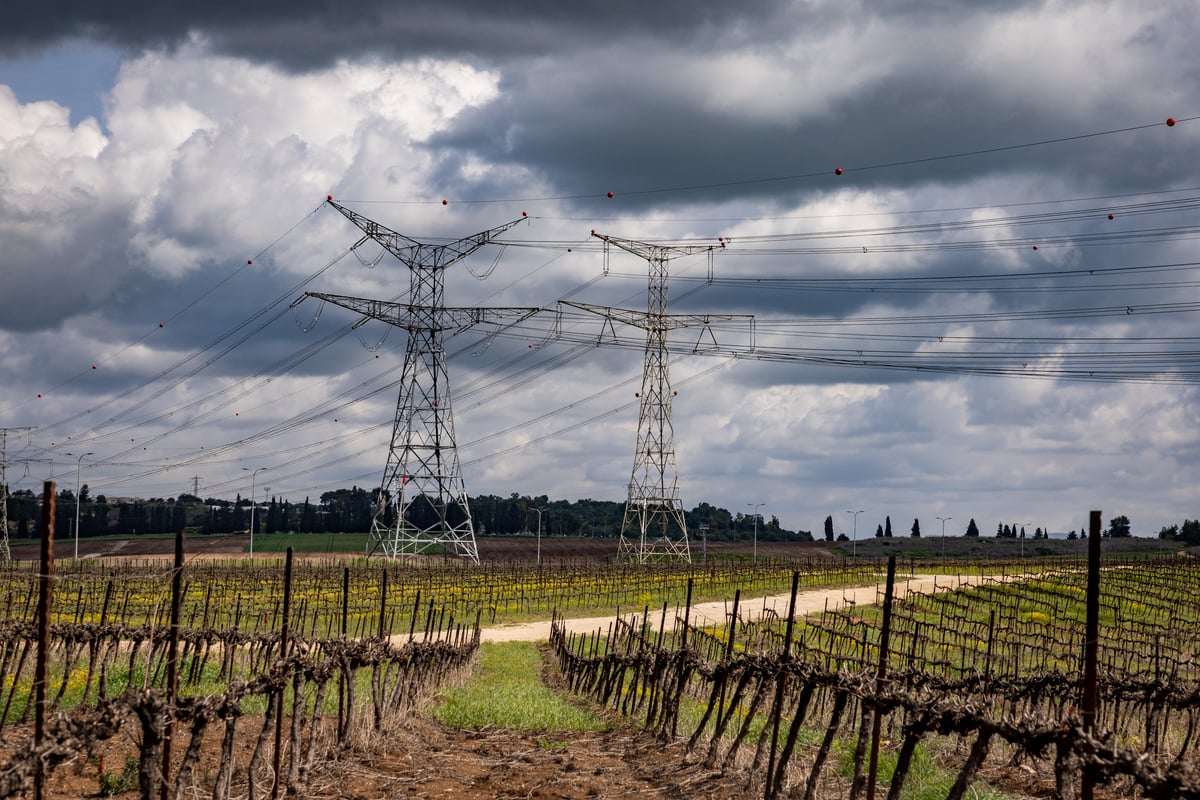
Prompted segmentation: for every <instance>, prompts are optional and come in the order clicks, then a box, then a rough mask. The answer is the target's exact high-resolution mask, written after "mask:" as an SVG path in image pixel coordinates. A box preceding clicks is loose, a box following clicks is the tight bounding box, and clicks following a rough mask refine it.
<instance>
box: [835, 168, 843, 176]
mask: <svg viewBox="0 0 1200 800" xmlns="http://www.w3.org/2000/svg"><path fill="white" fill-rule="evenodd" d="M833 174H834V175H841V174H842V168H841V167H838V168H837V169H835V170H834V171H833Z"/></svg>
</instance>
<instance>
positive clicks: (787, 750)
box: [0, 536, 1200, 800]
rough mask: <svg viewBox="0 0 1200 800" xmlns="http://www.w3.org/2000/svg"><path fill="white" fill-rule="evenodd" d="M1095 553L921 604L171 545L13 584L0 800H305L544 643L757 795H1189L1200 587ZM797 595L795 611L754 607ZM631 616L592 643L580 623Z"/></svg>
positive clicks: (1000, 567) (1001, 572)
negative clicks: (415, 720)
mask: <svg viewBox="0 0 1200 800" xmlns="http://www.w3.org/2000/svg"><path fill="white" fill-rule="evenodd" d="M1096 541H1097V548H1096V554H1097V558H1096V559H1095V560H1094V561H1093V562H1091V563H1085V562H1080V561H1071V560H1061V559H1060V560H1040V561H1026V562H1022V563H1021V564H1019V565H1017V564H1013V563H1006V562H994V563H990V564H986V565H982V566H978V567H976V568H974V570H973V575H971V576H970V577H966V576H962V575H961V574H957V575H954V576H948V577H947V578H945V579H944V581H943V579H942V578H937V579H935V581H943V585H942V586H940V587H938V586H937V585H936V583H935V586H934V589H933V590H932V591H925V592H922V591H917V590H915V589H914V590H912V591H908V592H902V591H901V589H903V588H909V589H913V587H912V586H909V587H904V586H903V582H904V581H905V580H906V578H905V577H904V576H903V575H901V576H900V577H899V578H897V577H896V562H895V559H894V558H893V559H891V560H890V562H889V563H888V564H887V565H886V567H885V565H884V564H882V563H879V562H870V561H862V562H848V561H844V560H842V561H839V560H832V559H830V560H814V561H811V562H799V561H793V562H780V561H773V560H763V561H760V562H730V561H726V562H713V563H708V564H702V565H682V564H674V565H672V564H658V565H641V566H635V565H629V564H595V563H586V564H578V565H572V564H569V563H559V564H556V565H554V566H553V567H539V566H536V565H532V564H529V565H523V566H522V565H509V566H485V567H482V568H480V567H464V566H452V565H447V564H444V563H441V564H433V563H429V564H423V565H411V564H410V565H406V566H398V565H389V566H383V565H381V564H379V563H366V562H362V561H357V562H355V561H352V562H337V561H333V560H331V559H327V558H314V559H310V560H298V559H295V558H294V557H293V555H292V553H291V552H289V553H288V554H287V556H286V558H284V559H272V560H263V559H261V558H260V559H259V560H257V561H249V560H246V561H227V560H226V561H187V560H186V559H185V558H184V554H183V538H182V536H180V537H179V538H178V539H177V542H176V558H175V561H174V563H173V564H171V565H164V563H163V562H161V561H154V560H146V561H142V562H138V561H135V560H129V561H124V562H122V561H113V562H104V561H98V560H84V561H71V562H66V563H65V564H64V565H63V567H62V568H59V569H55V568H54V565H53V561H52V560H49V562H48V563H49V568H41V566H40V565H38V564H32V563H23V564H21V563H17V564H10V565H6V566H5V567H4V568H3V569H0V598H2V599H3V601H4V602H5V604H6V608H7V609H8V612H7V614H6V616H5V618H4V619H3V621H2V622H0V635H2V638H0V676H3V681H2V682H0V798H5V797H15V796H32V797H36V798H44V797H69V796H76V795H78V794H80V793H82V792H81V789H80V787H81V786H82V785H86V784H81V783H80V780H82V778H81V777H80V776H82V775H84V774H85V773H86V774H87V775H91V776H94V777H92V778H91V781H92V783H91V784H90V785H91V786H92V787H96V788H98V790H99V793H100V794H101V795H109V794H121V793H124V792H138V793H139V794H140V796H141V797H142V798H147V799H148V798H152V797H162V798H168V797H175V798H185V797H211V798H214V800H224V798H229V797H248V798H265V797H278V796H280V795H281V794H285V793H286V794H301V795H303V794H304V793H305V790H306V787H307V786H309V783H310V781H311V780H313V777H314V775H315V774H316V773H317V772H318V771H319V769H320V767H321V765H322V764H324V763H325V762H327V761H328V760H329V759H331V758H338V757H342V756H348V755H349V754H354V753H370V752H371V748H372V747H374V746H377V745H378V744H379V743H380V742H381V741H383V740H385V739H386V738H387V736H388V732H389V731H391V732H395V731H398V730H403V729H405V727H406V726H407V725H410V724H412V723H411V720H412V716H411V715H412V712H413V711H414V710H416V709H420V708H421V707H423V706H424V704H425V703H426V701H427V700H428V699H429V698H430V697H431V696H433V694H434V693H435V692H437V691H438V690H439V689H440V688H441V687H444V686H446V685H447V684H448V683H449V682H453V681H455V680H457V679H459V678H460V676H465V675H466V674H467V673H468V672H469V670H470V669H471V667H472V664H473V663H474V658H475V654H476V652H477V650H478V648H479V646H480V640H481V629H482V626H484V625H487V626H497V625H500V626H503V625H508V624H511V623H522V622H528V621H530V620H536V619H546V618H553V620H554V624H553V625H552V633H551V651H552V653H553V657H554V658H555V659H556V660H557V662H558V665H559V668H560V671H561V673H562V675H563V677H564V679H565V682H566V685H567V687H568V688H569V689H570V690H571V691H574V692H575V693H577V694H579V695H582V696H585V697H587V698H589V699H590V700H592V701H594V702H596V703H598V704H601V705H603V706H606V707H608V708H609V709H612V710H613V711H614V712H616V713H618V714H620V715H624V716H626V717H628V718H630V720H631V721H632V720H636V722H637V724H638V725H640V726H641V727H642V728H643V729H644V731H645V732H647V733H649V734H652V735H654V736H657V737H660V738H662V739H664V740H672V741H677V742H680V743H686V754H685V755H684V756H682V758H683V759H684V760H685V761H687V762H688V763H692V764H695V765H696V766H697V768H700V769H706V770H712V771H719V772H722V773H725V774H727V775H732V774H739V775H744V776H745V777H746V784H745V785H746V790H745V791H746V796H760V795H761V796H763V797H767V798H774V797H784V796H787V797H803V798H818V797H829V796H834V797H850V798H852V799H854V800H857V798H862V797H872V798H873V797H877V796H881V795H884V794H886V796H887V797H888V798H890V799H893V800H900V798H918V797H935V796H936V797H947V798H962V797H967V796H971V797H989V796H990V797H1004V796H1031V795H1032V796H1038V795H1042V796H1055V797H1062V798H1069V797H1075V796H1079V797H1082V798H1087V797H1091V796H1093V795H1092V791H1093V786H1103V787H1107V791H1109V792H1111V793H1112V794H1114V795H1119V796H1133V795H1137V796H1142V797H1147V798H1168V797H1200V780H1198V779H1197V776H1196V744H1195V743H1196V739H1197V738H1198V733H1197V730H1196V729H1197V723H1198V722H1200V713H1198V710H1197V709H1198V708H1200V689H1198V688H1197V687H1198V685H1200V682H1198V679H1200V633H1197V630H1198V623H1200V599H1198V598H1197V596H1196V594H1195V592H1194V589H1193V587H1195V586H1196V585H1197V583H1198V581H1200V566H1197V565H1196V564H1195V563H1194V562H1193V561H1191V560H1190V559H1179V558H1174V559H1160V560H1149V561H1147V560H1131V561H1124V562H1121V561H1109V562H1108V563H1106V564H1105V569H1104V571H1103V580H1102V581H1100V580H1099V575H1100V572H1099V559H1098V552H1099V548H1098V542H1099V540H1098V539H1097V540H1096ZM911 566H912V565H910V567H911ZM926 571H934V572H936V571H937V570H936V569H933V570H929V569H928V567H927V568H926ZM884 575H886V580H887V583H886V588H884V589H882V590H879V591H878V595H877V597H876V598H875V599H876V602H874V603H870V604H866V603H863V602H861V601H860V602H859V603H858V604H854V603H852V602H843V603H836V602H834V603H827V604H826V606H825V608H824V609H823V610H822V611H819V613H814V614H810V615H808V616H804V615H798V614H796V613H794V612H795V610H796V608H798V606H797V602H796V598H797V595H798V594H799V592H800V591H801V590H810V589H821V588H825V589H828V588H831V587H842V589H843V591H842V592H839V593H841V594H842V596H843V597H845V596H846V594H845V593H844V592H845V591H848V590H849V588H850V587H855V586H863V585H868V586H876V585H878V584H879V581H880V579H881V577H883V576H884ZM928 580H929V578H928V577H926V578H924V579H923V582H922V583H921V585H922V586H924V585H927V584H926V583H925V582H926V581H928ZM964 581H965V582H964ZM1093 581H1096V582H1097V583H1096V585H1097V586H1098V587H1099V589H1098V590H1097V591H1093ZM789 589H790V592H791V595H790V596H791V607H790V608H789V610H788V612H787V613H783V612H782V609H780V611H778V612H777V611H775V610H774V609H775V608H776V606H774V605H768V604H767V603H766V602H765V601H764V602H763V603H761V605H760V604H759V603H758V601H757V598H762V597H766V596H770V595H779V594H781V593H784V595H785V596H786V592H787V591H788V590H789ZM742 598H747V599H746V600H745V601H743V599H742ZM750 598H755V599H754V600H753V601H752V600H751V599H750ZM703 601H723V606H724V608H725V615H724V619H723V621H718V622H714V623H711V624H710V623H709V622H708V621H707V620H705V619H704V618H703V617H701V616H699V615H698V614H697V615H693V614H692V610H693V608H694V606H696V605H698V604H699V603H701V602H703ZM717 607H718V608H720V607H722V606H721V604H720V603H719V604H718V605H717ZM810 607H811V606H810ZM672 609H673V611H672ZM614 610H615V612H616V613H615V616H612V617H611V622H610V623H609V624H608V626H607V628H606V629H602V630H596V631H594V632H592V633H590V634H587V635H580V634H573V633H568V632H567V631H568V627H567V625H565V624H564V622H563V621H564V620H565V619H567V618H569V617H572V616H573V617H581V616H587V615H591V614H595V613H596V612H600V611H603V612H604V613H605V614H606V615H612V614H613V613H614ZM716 619H720V615H719V614H718V617H716ZM1093 625H1094V626H1095V629H1096V630H1098V631H1099V633H1098V635H1096V636H1093V637H1089V634H1088V631H1089V630H1090V629H1091V628H1090V627H1089V626H1093ZM1089 641H1091V642H1092V645H1091V646H1089V645H1088V642H1089ZM1089 674H1091V675H1092V676H1093V677H1092V678H1091V679H1089V677H1088V676H1089ZM681 746H682V744H681ZM1014 775H1016V776H1017V777H1016V778H1013V777H1012V776H1014ZM931 776H932V777H931ZM997 779H999V781H1000V782H1001V783H1003V784H1004V785H1003V786H1001V787H999V788H997V787H996V786H993V785H992V782H993V781H995V780H997ZM938 781H940V783H938ZM1014 781H1016V784H1014V783H1013V782H1014ZM931 782H932V785H934V789H933V793H932V794H931V793H930V790H929V786H930V785H931ZM97 783H98V786H97ZM89 793H94V791H89Z"/></svg>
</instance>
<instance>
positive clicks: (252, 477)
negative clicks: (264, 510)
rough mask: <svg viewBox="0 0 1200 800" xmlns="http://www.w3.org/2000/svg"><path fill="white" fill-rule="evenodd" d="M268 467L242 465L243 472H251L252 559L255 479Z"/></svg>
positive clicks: (251, 550)
mask: <svg viewBox="0 0 1200 800" xmlns="http://www.w3.org/2000/svg"><path fill="white" fill-rule="evenodd" d="M264 469H267V468H266V467H259V468H258V469H253V470H252V469H250V468H249V467H242V472H249V473H250V559H251V560H253V559H254V479H255V478H257V477H258V473H260V472H262V471H263V470H264Z"/></svg>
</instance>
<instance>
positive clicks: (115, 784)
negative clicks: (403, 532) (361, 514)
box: [0, 537, 480, 800]
mask: <svg viewBox="0 0 1200 800" xmlns="http://www.w3.org/2000/svg"><path fill="white" fill-rule="evenodd" d="M177 548H178V549H177V553H178V555H177V562H176V568H174V569H173V570H172V571H171V574H170V575H169V576H167V577H168V578H169V580H167V581H165V583H166V584H167V586H168V587H169V588H168V591H167V593H166V596H167V598H168V602H167V606H168V612H167V616H166V618H165V620H164V619H160V617H159V615H158V614H157V613H155V614H154V615H152V616H150V617H149V619H148V620H144V621H141V622H137V621H134V620H131V619H130V618H128V617H125V618H124V619H122V612H121V611H119V610H118V611H113V608H114V606H113V600H114V598H115V597H117V596H118V592H124V593H125V597H127V598H128V597H132V596H133V592H134V591H154V592H157V593H159V594H161V593H162V586H161V584H162V583H164V581H163V580H162V578H161V577H159V579H158V580H159V584H160V585H159V586H157V587H153V588H150V587H149V586H148V585H146V584H143V583H141V582H139V581H137V580H133V581H132V584H133V585H134V586H135V587H136V588H135V589H134V590H132V591H130V590H129V589H128V584H129V583H130V581H128V580H124V581H120V583H119V582H118V579H117V578H116V577H115V576H112V575H110V576H109V577H108V578H107V579H106V580H105V581H103V582H102V584H101V585H102V586H103V589H104V591H103V599H102V600H101V601H100V607H99V615H98V617H97V618H95V619H94V620H93V619H89V618H88V615H87V614H86V613H83V612H80V611H79V609H75V608H71V607H70V606H69V604H68V607H67V608H66V609H65V612H66V613H65V614H64V613H63V612H64V609H63V608H62V606H61V605H60V606H59V614H58V615H57V618H58V619H60V620H64V618H65V619H66V620H69V621H65V620H64V621H57V622H53V623H50V622H49V620H50V618H51V617H53V616H55V615H51V614H49V613H47V612H48V611H49V607H48V606H49V603H48V602H47V601H48V600H49V598H51V597H52V596H53V592H51V591H48V589H49V588H50V586H51V585H52V583H53V575H52V571H53V563H52V561H49V560H47V564H48V566H47V568H46V569H45V570H44V571H43V572H42V574H41V575H40V576H38V577H39V584H40V590H39V593H38V594H39V601H38V604H37V605H38V614H37V616H36V619H30V618H28V617H27V616H20V615H17V614H14V613H13V612H18V611H19V610H20V609H22V608H25V607H27V606H28V605H29V604H28V603H24V604H23V603H20V602H13V601H12V598H18V597H20V596H21V595H20V587H21V581H19V580H18V581H10V582H9V588H8V591H9V596H10V605H9V612H10V616H8V617H7V618H6V619H4V620H3V621H0V676H3V682H2V684H0V688H2V690H3V691H2V692H0V704H2V705H0V754H2V758H0V798H8V797H15V796H22V795H30V794H31V795H32V796H33V797H34V798H37V799H38V800H41V798H46V797H76V796H80V795H82V794H85V793H86V794H91V795H95V794H97V793H99V794H101V795H105V794H117V793H122V792H124V791H129V790H134V789H136V790H137V791H138V792H139V794H140V796H141V798H143V800H150V798H158V797H161V798H162V799H163V800H167V798H185V797H187V798H192V797H196V798H199V797H211V798H213V800H225V798H229V797H248V798H251V800H256V799H257V798H263V797H271V798H275V797H279V796H281V794H287V795H295V794H297V793H300V794H302V793H303V790H304V788H305V786H306V785H307V782H308V781H309V778H310V776H311V774H312V772H313V769H314V766H316V765H321V764H323V763H324V762H325V760H326V759H328V758H330V757H332V756H336V755H337V754H338V753H341V752H343V751H344V750H346V749H347V748H350V747H356V746H368V745H369V743H371V742H374V741H377V739H378V735H379V733H380V732H382V731H385V730H386V729H387V728H388V726H390V725H394V724H397V723H398V722H400V721H402V719H403V717H404V716H405V715H406V714H407V713H408V712H409V711H410V710H411V709H413V708H414V707H416V706H417V705H419V704H420V703H421V702H422V701H423V699H424V698H426V697H427V696H428V695H429V694H430V693H431V692H432V691H434V690H436V689H437V688H438V687H440V686H442V685H444V684H445V682H446V681H448V680H452V679H453V678H454V677H455V676H456V675H459V674H462V673H463V672H464V671H465V670H466V669H468V668H469V666H470V664H471V660H472V658H473V655H474V653H475V651H476V649H477V648H478V645H479V630H480V629H479V614H478V613H476V614H474V615H471V616H470V617H469V619H467V620H466V624H463V622H461V621H457V620H458V619H462V618H461V617H459V618H456V616H455V614H454V613H453V612H452V611H448V610H447V609H446V608H444V607H437V606H436V605H435V604H434V603H433V602H431V603H429V604H428V605H425V604H423V603H421V601H420V599H419V598H417V599H416V602H415V603H414V609H413V610H412V611H411V612H410V617H411V623H410V625H409V628H408V630H407V632H406V634H404V635H396V636H392V635H388V634H387V632H386V631H385V629H384V622H385V621H386V619H388V617H387V615H386V614H385V613H382V612H385V611H386V609H387V600H386V588H384V589H383V595H382V596H380V597H377V598H376V601H377V603H378V604H379V607H380V609H381V613H379V614H378V615H377V616H378V618H379V625H378V627H377V628H375V629H373V630H372V631H371V633H370V634H368V635H365V636H361V637H354V638H351V637H349V636H348V635H347V630H348V626H349V617H348V609H349V607H350V603H349V594H348V593H347V590H348V588H349V585H350V584H349V574H348V572H346V573H344V574H343V580H342V590H343V602H342V603H341V619H340V630H335V631H334V632H333V634H332V635H329V636H313V635H311V634H310V633H308V632H306V631H304V630H300V629H297V628H296V627H293V623H294V621H300V620H303V619H304V616H303V615H302V614H301V615H297V617H296V618H295V619H293V616H292V608H293V607H294V605H295V600H296V598H295V597H294V595H293V586H294V581H293V564H292V557H291V553H290V552H289V553H288V559H287V561H286V563H285V564H284V565H283V569H282V570H279V569H276V570H275V574H274V576H273V577H274V581H272V583H273V584H274V586H275V587H276V590H277V592H276V593H277V594H278V596H279V600H280V607H279V609H278V614H277V615H276V617H275V619H276V620H277V622H278V627H276V628H275V629H273V630H272V629H270V628H269V627H268V626H267V625H266V624H265V623H261V624H259V625H256V626H254V627H253V629H250V630H244V629H239V628H238V627H236V626H235V627H229V628H220V627H215V626H213V625H212V624H211V623H210V624H207V625H198V626H195V625H193V626H185V625H183V624H182V620H183V613H182V612H183V604H182V602H181V600H182V598H183V596H184V594H185V593H184V592H183V591H182V590H183V585H184V583H185V582H186V581H187V579H188V574H189V569H188V568H185V567H184V566H183V559H182V537H180V539H179V541H178V544H177ZM20 574H21V573H20V571H12V570H10V571H9V575H10V576H14V575H18V576H19V575H20ZM125 577H128V578H132V577H133V576H132V575H130V576H125ZM143 578H144V576H143ZM258 579H259V580H264V581H265V580H266V575H265V573H264V574H263V575H261V576H259V577H258ZM385 580H386V579H385ZM66 583H67V584H68V586H70V585H71V582H70V581H66ZM121 584H127V585H126V586H122V585H121ZM78 585H79V587H82V585H83V584H78ZM60 591H61V586H60ZM72 593H73V594H74V596H73V598H72V597H71V595H72ZM93 594H95V593H94V592H92V591H89V592H87V595H88V596H92V595H93ZM66 596H67V597H68V598H71V599H74V600H81V599H82V597H83V596H84V593H83V591H82V590H81V588H74V587H72V588H70V590H69V591H68V592H67V593H66ZM127 607H128V606H127ZM110 611H111V612H112V613H111V616H110ZM421 611H423V616H422V615H421V614H420V613H419V612H421ZM419 616H421V618H422V619H423V624H422V626H421V627H419V628H418V626H417V625H416V620H417V619H418V617H419ZM114 618H115V619H114ZM35 664H36V666H35ZM31 717H32V719H33V724H32V726H31V725H30V724H28V723H29V722H30V720H31ZM400 724H402V722H400ZM106 759H107V763H108V764H109V765H114V764H115V765H117V767H118V768H117V769H115V770H106V768H105V763H106ZM121 764H124V767H123V768H122V767H121V766H120V765H121ZM85 771H86V772H90V773H92V774H94V775H97V776H98V777H96V778H95V779H94V780H96V781H97V783H98V785H97V784H93V787H92V790H91V791H87V792H85V791H83V790H82V789H81V784H80V780H81V777H80V776H82V775H83V773H84V772H85Z"/></svg>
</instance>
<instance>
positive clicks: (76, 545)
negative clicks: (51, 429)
mask: <svg viewBox="0 0 1200 800" xmlns="http://www.w3.org/2000/svg"><path fill="white" fill-rule="evenodd" d="M65 455H68V456H73V455H75V454H74V453H66V454H65ZM94 455H96V454H95V453H80V454H79V460H78V461H76V462H75V560H76V561H78V560H79V470H80V468H82V467H83V459H84V458H85V457H86V456H94Z"/></svg>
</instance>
